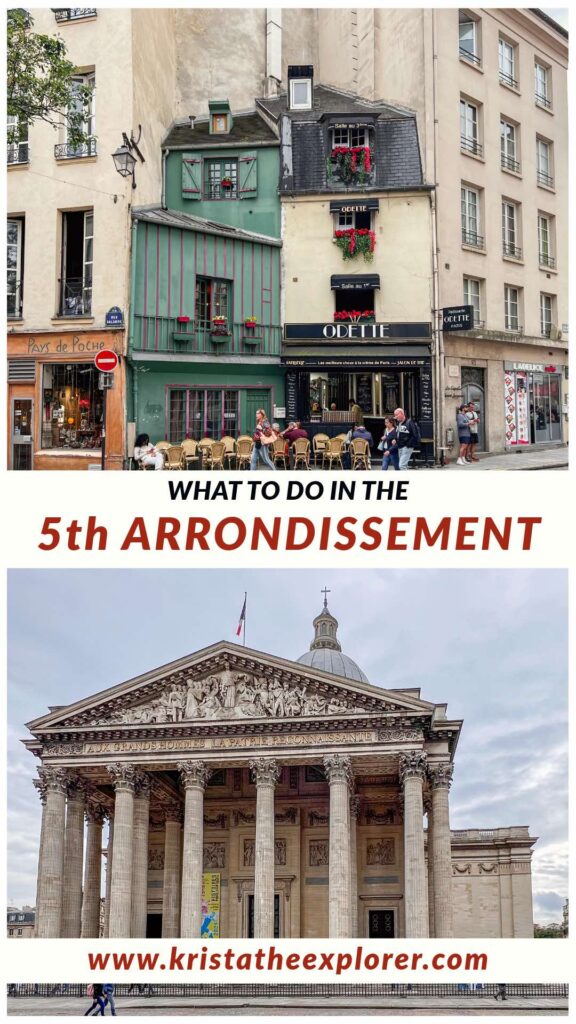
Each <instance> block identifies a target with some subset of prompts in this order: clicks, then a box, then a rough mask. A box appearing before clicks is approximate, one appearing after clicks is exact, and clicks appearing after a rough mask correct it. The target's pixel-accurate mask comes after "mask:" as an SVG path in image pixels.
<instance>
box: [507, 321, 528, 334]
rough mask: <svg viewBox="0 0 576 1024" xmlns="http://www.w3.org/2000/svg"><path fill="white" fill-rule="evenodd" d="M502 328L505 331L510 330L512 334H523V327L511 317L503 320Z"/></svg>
mask: <svg viewBox="0 0 576 1024" xmlns="http://www.w3.org/2000/svg"><path fill="white" fill-rule="evenodd" d="M504 330H505V331H512V332H513V333H514V334H523V333H524V328H523V327H522V325H521V324H519V323H518V320H513V319H510V318H508V317H507V318H506V320H505V321H504Z"/></svg>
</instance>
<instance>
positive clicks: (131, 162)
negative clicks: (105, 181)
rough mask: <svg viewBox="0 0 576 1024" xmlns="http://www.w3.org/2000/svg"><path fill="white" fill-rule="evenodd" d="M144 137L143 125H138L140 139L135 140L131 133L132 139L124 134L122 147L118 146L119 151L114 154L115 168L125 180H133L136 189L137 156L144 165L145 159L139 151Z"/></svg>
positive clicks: (133, 186)
mask: <svg viewBox="0 0 576 1024" xmlns="http://www.w3.org/2000/svg"><path fill="white" fill-rule="evenodd" d="M141 135H142V125H140V124H139V125H138V138H137V139H135V138H134V133H133V132H130V138H128V136H127V135H126V132H122V145H121V146H118V149H117V150H115V152H114V153H112V159H113V161H114V166H115V168H116V170H117V171H118V174H121V175H122V177H123V178H130V177H131V178H132V188H136V174H135V169H136V157H135V156H134V153H136V156H138V157H139V159H140V162H141V163H144V162H145V161H144V157H143V156H142V153H141V152H140V150H139V149H138V143H139V142H140V138H141Z"/></svg>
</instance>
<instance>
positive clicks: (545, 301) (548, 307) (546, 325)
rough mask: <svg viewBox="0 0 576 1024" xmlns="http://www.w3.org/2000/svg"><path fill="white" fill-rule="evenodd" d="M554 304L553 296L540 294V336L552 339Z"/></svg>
mask: <svg viewBox="0 0 576 1024" xmlns="http://www.w3.org/2000/svg"><path fill="white" fill-rule="evenodd" d="M553 304H554V299H553V296H552V295H546V294H545V293H544V292H540V334H542V335H543V337H545V338H549V337H550V329H551V327H552V309H553Z"/></svg>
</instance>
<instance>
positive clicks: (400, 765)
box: [25, 600, 535, 938]
mask: <svg viewBox="0 0 576 1024" xmlns="http://www.w3.org/2000/svg"><path fill="white" fill-rule="evenodd" d="M337 627H338V623H337V621H336V619H335V618H334V617H333V616H332V615H331V613H330V611H329V610H328V607H327V604H326V600H324V606H323V608H322V610H321V612H320V614H319V615H318V616H316V618H315V619H314V639H313V641H312V643H311V646H310V650H309V651H307V652H306V653H305V654H303V655H302V656H301V657H300V658H298V659H297V660H294V661H288V660H286V659H282V658H278V657H275V656H273V655H268V654H264V653H262V652H260V651H255V650H251V649H250V648H247V647H243V646H239V645H237V644H232V643H228V642H221V643H217V644H214V645H212V646H210V647H208V648H205V649H203V650H201V651H198V652H196V653H195V654H192V655H190V656H189V657H186V658H183V659H181V660H179V661H176V662H173V663H171V664H169V665H166V666H163V667H161V668H159V669H155V670H152V671H150V672H147V673H145V674H144V675H141V676H139V677H137V678H135V679H131V680H129V681H127V682H126V683H122V684H120V685H118V686H114V687H112V688H109V689H106V690H103V691H102V692H100V693H98V694H95V695H93V696H90V697H86V698H84V699H82V700H79V701H77V702H76V703H74V704H71V705H69V706H67V707H58V708H52V709H51V710H50V711H49V713H48V714H46V715H43V716H42V717H40V718H37V719H35V720H34V721H33V722H30V723H29V724H28V728H29V730H30V733H31V738H30V739H28V740H26V741H25V745H26V747H27V748H28V749H29V750H30V751H31V753H33V754H34V755H35V756H36V757H38V758H39V760H40V767H39V770H38V779H37V780H36V782H35V786H36V788H37V790H38V794H39V796H40V799H41V800H42V804H43V813H42V827H41V834H40V842H39V861H38V889H37V904H36V906H37V918H36V921H37V931H36V934H37V937H39V938H48V937H52V938H56V937H68V938H73V937H78V936H83V937H91V938H95V937H97V936H98V935H99V934H101V933H102V931H103V934H104V935H105V936H109V937H111V938H124V937H129V936H131V937H144V936H147V937H156V936H163V937H167V938H168V937H176V936H182V937H196V936H200V935H202V936H203V937H210V936H221V937H240V936H244V937H251V936H254V937H259V938H272V937H274V936H283V937H292V938H297V937H306V938H321V937H326V936H330V937H333V938H337V937H341V938H344V937H355V936H369V937H373V938H377V937H380V938H393V937H399V936H407V937H425V936H429V935H431V936H436V937H449V936H458V937H479V936H482V937H500V936H503V937H529V936H531V935H532V893H531V868H530V863H531V851H532V847H533V845H534V843H535V839H534V838H533V837H531V836H530V834H529V830H528V828H526V827H525V826H516V827H507V828H497V829H488V830H481V829H480V830H479V829H467V830H460V831H451V830H450V806H449V805H450V797H449V793H450V785H451V781H452V775H453V771H454V758H455V752H456V746H457V743H458V738H459V734H460V729H461V726H462V722H461V721H455V720H453V719H451V718H450V717H449V716H448V714H447V708H446V705H444V704H441V703H440V704H436V703H432V702H430V701H428V700H424V699H423V698H422V697H421V695H420V689H419V688H410V689H386V688H383V687H382V686H374V685H372V684H371V683H369V682H368V680H367V678H366V676H365V675H364V673H363V672H362V671H361V669H360V668H359V667H358V665H356V663H355V662H354V661H353V660H352V659H351V658H349V657H348V656H347V655H345V654H344V653H343V652H342V650H341V646H340V643H339V640H338V636H337ZM425 816H426V818H427V828H425V825H424V822H425ZM105 822H108V827H107V829H106V833H107V838H104V827H105V825H104V823H105ZM103 845H104V846H105V847H106V849H105V850H103ZM103 853H105V854H106V865H107V870H106V877H105V880H104V873H103ZM101 892H103V893H105V904H104V907H105V911H104V919H103V929H102V930H101V928H100V897H101Z"/></svg>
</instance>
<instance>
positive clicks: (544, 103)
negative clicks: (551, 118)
mask: <svg viewBox="0 0 576 1024" xmlns="http://www.w3.org/2000/svg"><path fill="white" fill-rule="evenodd" d="M534 99H535V101H536V103H537V104H538V106H539V107H546V110H550V108H551V106H552V100H549V99H548V97H547V96H543V95H542V93H541V92H537V93H535V94H534Z"/></svg>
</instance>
